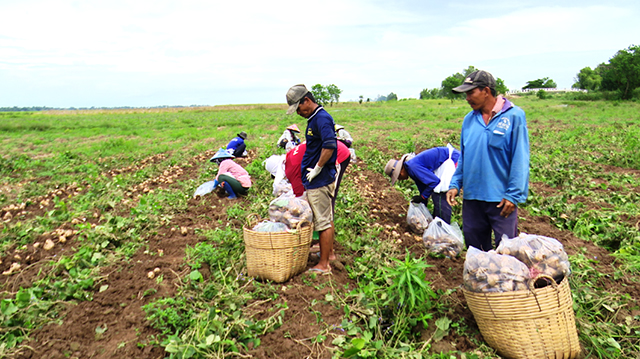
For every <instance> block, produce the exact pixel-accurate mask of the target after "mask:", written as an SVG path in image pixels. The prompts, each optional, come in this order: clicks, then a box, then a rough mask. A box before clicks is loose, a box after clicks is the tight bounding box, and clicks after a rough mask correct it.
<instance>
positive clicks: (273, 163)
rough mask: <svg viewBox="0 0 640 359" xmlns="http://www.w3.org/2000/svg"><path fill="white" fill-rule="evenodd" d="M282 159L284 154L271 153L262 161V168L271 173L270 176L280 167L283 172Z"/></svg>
mask: <svg viewBox="0 0 640 359" xmlns="http://www.w3.org/2000/svg"><path fill="white" fill-rule="evenodd" d="M284 159H285V155H273V156H270V157H269V158H267V159H266V160H264V162H262V163H263V164H264V168H265V169H266V170H267V171H269V173H271V175H272V176H276V174H277V173H278V171H279V170H280V168H282V171H283V173H284Z"/></svg>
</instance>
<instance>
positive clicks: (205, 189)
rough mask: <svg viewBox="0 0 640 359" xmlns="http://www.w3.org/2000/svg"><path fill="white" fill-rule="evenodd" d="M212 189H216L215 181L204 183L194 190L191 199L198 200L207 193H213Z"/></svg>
mask: <svg viewBox="0 0 640 359" xmlns="http://www.w3.org/2000/svg"><path fill="white" fill-rule="evenodd" d="M214 189H216V186H215V181H209V182H205V183H203V184H201V185H200V187H198V188H197V189H196V192H195V193H194V194H193V198H200V197H202V196H204V195H205V194H207V193H210V192H213V190H214Z"/></svg>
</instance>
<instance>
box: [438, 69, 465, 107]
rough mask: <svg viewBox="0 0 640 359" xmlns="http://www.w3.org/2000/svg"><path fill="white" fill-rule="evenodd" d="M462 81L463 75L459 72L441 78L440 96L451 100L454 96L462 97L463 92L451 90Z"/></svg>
mask: <svg viewBox="0 0 640 359" xmlns="http://www.w3.org/2000/svg"><path fill="white" fill-rule="evenodd" d="M463 81H464V75H462V74H461V73H459V72H458V73H456V74H453V75H451V76H449V77H447V78H446V79H444V80H442V86H441V89H442V90H441V91H442V92H441V94H442V97H446V98H448V99H450V100H451V101H453V100H455V99H456V98H464V96H465V95H464V94H456V93H454V92H453V88H454V87H458V86H460V85H462V82H463Z"/></svg>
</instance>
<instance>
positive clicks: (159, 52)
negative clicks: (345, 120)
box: [0, 0, 640, 107]
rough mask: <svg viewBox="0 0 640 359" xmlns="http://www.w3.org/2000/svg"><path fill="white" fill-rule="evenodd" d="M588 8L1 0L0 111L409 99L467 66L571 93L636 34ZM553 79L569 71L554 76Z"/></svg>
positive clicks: (348, 1)
mask: <svg viewBox="0 0 640 359" xmlns="http://www.w3.org/2000/svg"><path fill="white" fill-rule="evenodd" d="M593 3H594V5H591V4H590V3H589V1H588V0H587V1H582V2H580V3H578V2H577V1H576V2H575V4H573V3H572V2H569V3H563V4H562V6H560V5H554V4H555V3H554V2H551V1H547V2H545V1H538V2H533V1H531V2H526V1H525V2H519V3H518V4H517V6H516V5H515V4H513V3H512V2H502V3H501V2H493V3H491V4H488V5H487V4H479V3H477V2H469V1H461V2H452V3H438V4H432V3H431V4H430V3H429V2H421V1H402V0H400V1H396V2H388V1H386V2H383V1H364V0H342V1H339V0H329V1H326V2H323V3H322V4H319V3H310V2H299V1H287V0H285V1H280V2H277V3H273V2H264V1H245V2H230V1H226V2H219V1H216V2H211V1H204V0H185V1H183V2H179V3H178V2H175V1H168V0H164V1H147V0H142V1H134V2H131V1H123V0H112V1H108V2H105V1H97V0H83V1H76V0H59V1H55V2H50V1H44V0H21V1H8V2H3V3H2V5H0V11H2V13H3V14H11V16H5V18H4V19H3V21H2V22H0V48H2V53H1V55H0V74H1V73H4V74H5V76H4V77H3V81H4V82H5V84H6V85H7V86H8V87H10V88H12V89H13V90H12V91H8V90H0V91H2V92H0V106H4V105H10V106H13V105H29V104H32V103H38V104H42V101H43V99H47V100H48V99H55V101H59V103H60V104H56V103H46V104H45V105H49V106H65V105H66V106H68V105H69V104H70V105H71V106H76V107H78V106H103V105H105V104H106V103H108V104H109V105H110V106H115V105H118V104H122V105H130V106H136V104H135V103H132V102H131V101H143V100H142V99H143V98H144V102H140V106H143V105H149V102H153V96H154V95H155V96H157V97H156V98H157V101H156V102H155V103H154V105H157V104H161V103H159V102H158V101H170V100H171V96H174V97H173V98H176V99H180V101H187V102H189V101H190V100H189V99H198V101H199V103H202V102H200V100H205V99H207V98H208V97H207V94H208V93H215V94H217V95H216V96H215V97H214V98H212V100H211V101H212V102H209V104H222V103H248V102H259V103H264V102H281V101H283V100H282V98H283V95H282V92H286V89H287V88H288V87H289V86H291V85H293V84H295V83H300V82H304V83H306V84H308V85H309V86H311V85H313V84H316V83H321V84H331V83H334V84H336V85H338V87H340V88H341V89H343V90H344V92H343V96H342V97H343V98H344V99H357V97H358V96H359V95H364V96H365V97H375V96H376V95H377V94H388V93H389V92H391V91H393V92H395V93H397V94H398V96H399V97H417V96H418V94H419V92H420V90H422V89H423V88H433V87H438V86H439V85H440V82H441V81H442V80H443V79H444V78H445V77H447V76H449V75H451V74H453V73H455V72H460V71H462V70H463V69H465V68H466V67H467V66H469V65H473V66H476V67H479V68H485V69H487V70H489V71H496V72H497V73H500V76H499V77H501V78H503V79H504V80H505V81H506V82H507V84H508V85H511V84H512V86H522V85H524V83H523V82H522V81H523V79H524V78H526V79H527V80H531V79H536V78H540V77H545V76H550V77H552V78H553V79H554V80H555V81H556V82H557V83H558V84H559V85H560V84H561V83H562V84H563V85H564V86H570V85H571V83H570V82H571V80H572V77H573V76H574V75H575V73H576V72H578V71H579V69H580V68H582V67H584V66H592V67H594V66H596V65H597V64H598V63H600V62H604V61H606V60H607V59H608V57H610V56H612V55H613V54H614V53H615V51H617V50H619V49H622V48H626V47H628V46H629V45H631V44H632V42H633V41H634V38H633V36H635V34H637V33H640V29H638V27H639V25H638V24H637V22H636V21H635V18H637V16H638V5H635V3H632V2H627V1H626V0H617V1H615V0H614V1H611V2H608V3H606V4H603V5H597V3H595V2H593ZM607 53H610V55H609V56H608V57H605V58H601V56H603V54H607ZM572 66H575V69H573V70H570V69H571V68H572ZM560 69H561V70H562V71H564V72H563V73H562V74H565V73H568V72H571V73H570V74H566V75H564V76H565V78H563V79H562V80H560V79H559V78H556V77H553V76H561V74H560V73H558V71H559V70H560ZM539 74H540V75H539ZM547 74H549V75H547ZM551 74H553V75H551ZM528 77H530V78H528ZM8 81H13V82H8ZM524 81H526V80H524ZM27 89H29V90H28V91H27ZM79 89H81V90H79ZM79 91H82V93H80V92H79ZM50 92H56V93H55V95H52V94H50ZM92 93H93V94H95V96H93V98H92V96H91V94H92ZM17 94H24V96H18V95H17ZM144 94H148V95H144ZM247 95H251V96H252V97H247ZM25 96H26V97H25ZM80 99H81V100H82V103H80V102H76V101H80ZM176 101H177V100H176ZM143 103H144V104H143ZM173 104H178V103H176V102H173ZM187 104H191V103H187Z"/></svg>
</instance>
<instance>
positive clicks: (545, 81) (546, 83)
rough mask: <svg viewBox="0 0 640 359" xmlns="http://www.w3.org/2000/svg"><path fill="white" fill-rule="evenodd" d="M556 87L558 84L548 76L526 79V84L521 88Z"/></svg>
mask: <svg viewBox="0 0 640 359" xmlns="http://www.w3.org/2000/svg"><path fill="white" fill-rule="evenodd" d="M556 87H558V85H556V83H555V81H553V80H552V79H550V78H548V77H544V78H541V79H537V80H532V81H527V84H526V85H525V86H524V87H523V88H522V89H523V90H524V89H549V88H556Z"/></svg>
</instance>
